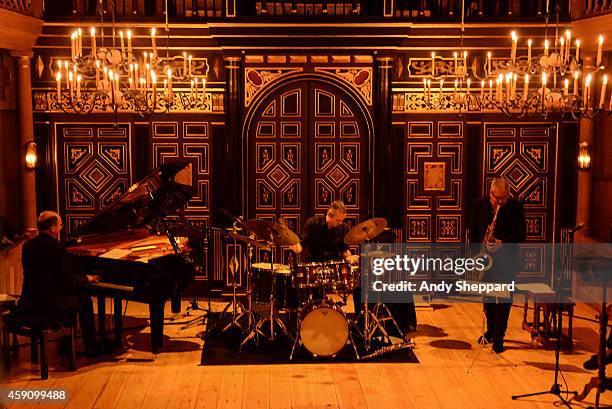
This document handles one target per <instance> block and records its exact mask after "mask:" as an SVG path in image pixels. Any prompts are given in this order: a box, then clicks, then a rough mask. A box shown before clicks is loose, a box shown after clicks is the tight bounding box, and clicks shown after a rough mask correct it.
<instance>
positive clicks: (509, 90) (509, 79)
mask: <svg viewBox="0 0 612 409" xmlns="http://www.w3.org/2000/svg"><path fill="white" fill-rule="evenodd" d="M511 82H512V73H507V74H506V102H510V94H511V93H512V84H511Z"/></svg>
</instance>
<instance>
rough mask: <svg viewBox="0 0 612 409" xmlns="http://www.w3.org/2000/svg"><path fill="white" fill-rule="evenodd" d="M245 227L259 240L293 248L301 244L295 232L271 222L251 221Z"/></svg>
mask: <svg viewBox="0 0 612 409" xmlns="http://www.w3.org/2000/svg"><path fill="white" fill-rule="evenodd" d="M245 226H246V229H247V230H248V231H250V232H251V233H253V234H254V235H255V236H256V237H257V238H259V239H261V240H266V241H272V242H273V243H274V244H278V245H281V246H293V245H295V244H298V243H299V242H300V238H299V237H298V236H297V235H296V234H295V233H294V232H292V231H291V230H289V229H288V228H286V227H283V226H281V225H280V224H278V223H275V222H271V221H269V220H259V219H249V220H247V221H246V223H245Z"/></svg>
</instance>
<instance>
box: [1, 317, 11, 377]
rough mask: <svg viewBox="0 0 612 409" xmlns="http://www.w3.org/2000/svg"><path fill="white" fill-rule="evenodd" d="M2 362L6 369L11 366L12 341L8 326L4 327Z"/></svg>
mask: <svg viewBox="0 0 612 409" xmlns="http://www.w3.org/2000/svg"><path fill="white" fill-rule="evenodd" d="M2 362H3V364H4V369H6V370H9V369H10V368H11V343H10V334H9V331H8V329H7V328H6V327H2Z"/></svg>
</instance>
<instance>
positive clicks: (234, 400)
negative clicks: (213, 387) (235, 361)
mask: <svg viewBox="0 0 612 409" xmlns="http://www.w3.org/2000/svg"><path fill="white" fill-rule="evenodd" d="M244 372H245V367H244V366H236V365H231V366H224V367H223V373H222V374H221V387H220V389H219V399H218V400H217V408H219V409H221V408H223V409H237V408H240V407H242V389H243V388H244Z"/></svg>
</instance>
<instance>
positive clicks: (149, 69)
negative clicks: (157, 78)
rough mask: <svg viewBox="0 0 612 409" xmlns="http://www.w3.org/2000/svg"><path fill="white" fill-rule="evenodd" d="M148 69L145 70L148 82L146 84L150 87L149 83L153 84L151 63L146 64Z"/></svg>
mask: <svg viewBox="0 0 612 409" xmlns="http://www.w3.org/2000/svg"><path fill="white" fill-rule="evenodd" d="M145 68H146V71H145V75H146V82H145V85H146V87H147V88H149V85H151V65H150V64H147V65H146V66H145Z"/></svg>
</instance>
